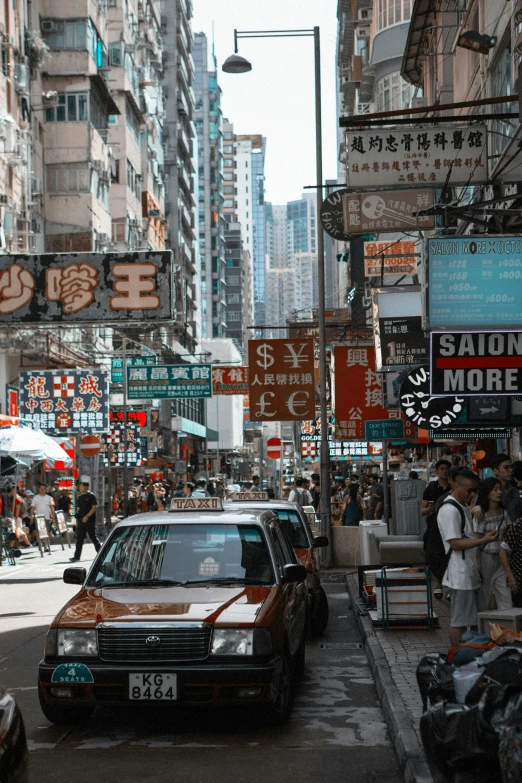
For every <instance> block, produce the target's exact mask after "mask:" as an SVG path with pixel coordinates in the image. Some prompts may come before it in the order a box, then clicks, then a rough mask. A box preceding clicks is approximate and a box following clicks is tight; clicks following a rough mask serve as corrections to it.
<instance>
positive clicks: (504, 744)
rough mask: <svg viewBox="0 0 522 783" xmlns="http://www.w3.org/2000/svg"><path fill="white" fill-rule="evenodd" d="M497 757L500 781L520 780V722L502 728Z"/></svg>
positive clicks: (521, 755)
mask: <svg viewBox="0 0 522 783" xmlns="http://www.w3.org/2000/svg"><path fill="white" fill-rule="evenodd" d="M498 757H499V763H500V774H501V776H502V778H501V780H502V783H513V781H514V780H522V724H518V725H514V726H506V727H505V728H503V729H502V731H501V732H500V741H499V749H498Z"/></svg>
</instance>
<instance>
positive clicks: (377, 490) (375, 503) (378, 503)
mask: <svg viewBox="0 0 522 783" xmlns="http://www.w3.org/2000/svg"><path fill="white" fill-rule="evenodd" d="M369 483H370V516H369V518H370V519H380V518H381V517H380V511H381V509H382V507H383V500H384V487H383V486H382V484H381V481H380V478H379V476H376V475H375V473H372V475H371V476H370V478H369ZM378 514H379V516H378Z"/></svg>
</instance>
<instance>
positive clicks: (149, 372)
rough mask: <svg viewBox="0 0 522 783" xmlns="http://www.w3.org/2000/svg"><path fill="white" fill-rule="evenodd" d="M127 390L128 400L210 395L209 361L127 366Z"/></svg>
mask: <svg viewBox="0 0 522 783" xmlns="http://www.w3.org/2000/svg"><path fill="white" fill-rule="evenodd" d="M127 391H128V398H129V400H156V399H157V400H160V399H163V400H179V399H183V398H186V397H192V398H197V397H212V365H210V364H170V365H165V364H161V365H160V364H157V365H155V366H154V367H127Z"/></svg>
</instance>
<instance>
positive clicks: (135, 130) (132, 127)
mask: <svg viewBox="0 0 522 783" xmlns="http://www.w3.org/2000/svg"><path fill="white" fill-rule="evenodd" d="M125 125H126V126H127V130H128V131H129V133H130V135H131V136H132V138H133V139H134V142H135V143H136V145H137V146H138V147H139V146H140V123H139V121H138V118H137V117H136V115H135V114H134V112H133V110H132V108H131V105H130V103H129V101H125Z"/></svg>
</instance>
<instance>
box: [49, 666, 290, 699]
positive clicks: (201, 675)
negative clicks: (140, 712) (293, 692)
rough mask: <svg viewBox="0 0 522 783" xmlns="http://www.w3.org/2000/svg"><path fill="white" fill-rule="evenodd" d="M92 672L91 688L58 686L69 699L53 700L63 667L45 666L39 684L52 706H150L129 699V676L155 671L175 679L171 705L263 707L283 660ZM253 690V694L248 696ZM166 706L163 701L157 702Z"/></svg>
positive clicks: (270, 696)
mask: <svg viewBox="0 0 522 783" xmlns="http://www.w3.org/2000/svg"><path fill="white" fill-rule="evenodd" d="M86 665H87V666H88V668H89V670H90V672H91V673H92V677H93V680H94V681H93V682H92V683H81V684H79V683H60V686H59V687H63V686H66V688H67V689H69V690H70V693H71V695H70V696H67V697H59V698H58V697H55V696H53V690H55V689H56V687H58V684H57V683H53V682H52V675H53V672H54V671H55V669H56V668H57V667H58V666H59V662H58V661H57V662H46V661H42V663H41V664H40V667H39V685H40V688H41V691H42V696H43V698H44V699H45V701H47V702H49V703H52V704H64V703H69V704H70V703H75V704H80V703H84V704H87V703H89V704H93V703H95V704H99V705H102V704H133V705H141V704H151V703H155V704H158V702H152V701H131V700H130V699H129V674H131V673H138V674H139V673H143V674H150V673H155V672H162V673H169V674H175V675H176V676H177V693H178V697H177V699H176V701H175V702H171V703H172V704H179V703H182V704H245V703H246V702H248V703H252V702H257V703H264V702H269V701H271V700H272V699H273V697H274V692H275V689H276V688H277V685H278V682H279V677H280V674H281V669H282V659H281V656H280V655H273V656H271V657H270V659H268V660H267V661H263V662H254V661H250V662H249V661H244V660H242V661H241V662H240V663H239V662H238V663H218V662H211V663H202V664H196V665H186V666H175V665H174V666H173V665H172V664H171V665H169V664H159V665H158V664H153V665H142V664H140V665H132V664H128V665H123V664H106V663H103V662H102V661H92V662H86ZM251 689H254V691H255V695H251V696H248V695H245V692H246V690H251ZM159 703H161V704H165V702H164V701H161V702H159Z"/></svg>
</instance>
